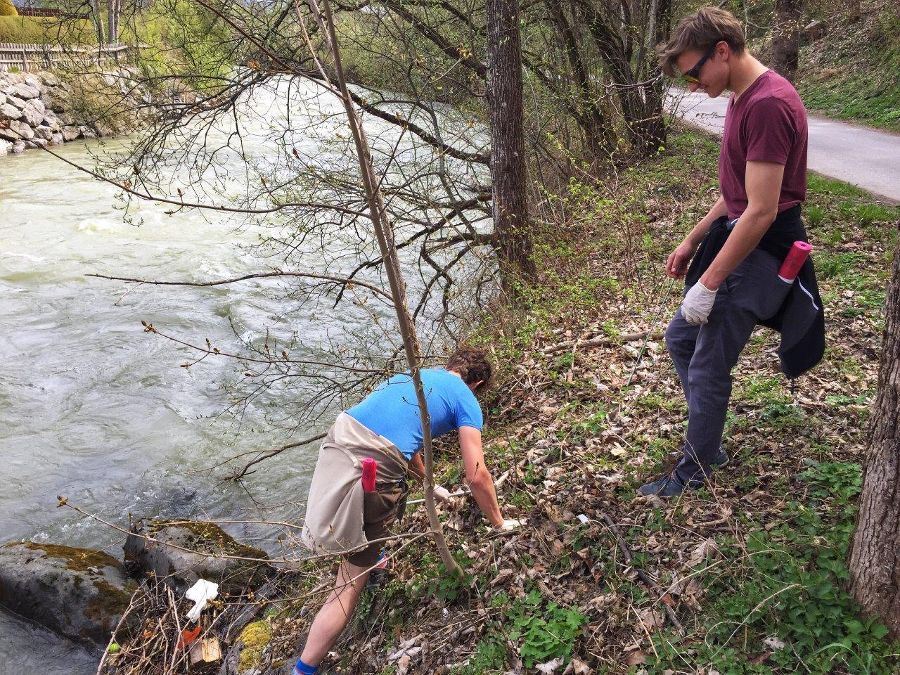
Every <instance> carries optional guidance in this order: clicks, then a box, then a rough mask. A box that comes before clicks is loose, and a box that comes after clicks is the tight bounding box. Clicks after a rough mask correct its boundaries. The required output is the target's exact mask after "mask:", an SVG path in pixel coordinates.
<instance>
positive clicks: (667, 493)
mask: <svg viewBox="0 0 900 675" xmlns="http://www.w3.org/2000/svg"><path fill="white" fill-rule="evenodd" d="M688 489H690V490H694V489H696V487H695V486H693V485H690V486H689V485H685V484H684V483H682V482H681V479H680V478H679V477H678V475H677V474H676V473H675V472H674V471H673V472H672V473H670V474H668V475H666V476H663V477H662V478H657V479H656V480H654V481H650V482H649V483H645V484H644V485H641V487H639V488H638V491H637V492H638V494H639V495H641V496H643V497H649V496H650V495H656V496H657V497H677V496H678V495H680V494H681V493H682V492H684V491H685V490H688Z"/></svg>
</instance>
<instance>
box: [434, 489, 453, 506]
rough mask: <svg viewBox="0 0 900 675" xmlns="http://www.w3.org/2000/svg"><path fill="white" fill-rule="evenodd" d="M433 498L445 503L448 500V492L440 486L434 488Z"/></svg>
mask: <svg viewBox="0 0 900 675" xmlns="http://www.w3.org/2000/svg"><path fill="white" fill-rule="evenodd" d="M434 498H435V499H437V500H439V501H442V502H446V501H449V500H450V490H448V489H447V488H445V487H442V486H440V485H435V486H434Z"/></svg>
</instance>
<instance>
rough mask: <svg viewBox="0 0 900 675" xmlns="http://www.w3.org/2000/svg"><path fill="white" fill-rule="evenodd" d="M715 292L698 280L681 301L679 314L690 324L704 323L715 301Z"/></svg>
mask: <svg viewBox="0 0 900 675" xmlns="http://www.w3.org/2000/svg"><path fill="white" fill-rule="evenodd" d="M716 293H718V291H717V290H716V291H711V290H709V289H708V288H707V287H706V286H704V285H703V284H701V283H700V282H699V281H698V282H697V283H696V284H694V285H693V286H691V287H690V289H689V290H688V292H687V294H686V295H685V296H684V300H683V301H682V303H681V315H682V316H683V317H684V320H685V321H687V322H688V323H689V324H691V325H692V326H699V325H700V324H701V323H706V322H707V320H708V319H709V313H710V312H711V311H712V308H713V304H714V303H715V301H716Z"/></svg>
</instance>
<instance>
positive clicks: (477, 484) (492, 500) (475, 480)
mask: <svg viewBox="0 0 900 675" xmlns="http://www.w3.org/2000/svg"><path fill="white" fill-rule="evenodd" d="M459 448H460V450H461V451H462V458H463V465H464V466H465V469H466V482H467V483H468V484H469V489H470V490H472V496H473V497H474V498H475V501H476V502H477V503H478V506H479V507H480V508H481V511H482V513H484V515H485V517H486V518H487V519H488V520H489V521H491V524H492V525H493V526H494V527H501V526H502V525H503V514H502V513H501V512H500V505H499V504H498V503H497V491H496V490H495V489H494V479H493V477H492V476H491V472H490V471H488V469H487V467H486V466H485V465H484V448H483V447H482V445H481V432H480V431H479V430H478V429H476V428H474V427H460V428H459Z"/></svg>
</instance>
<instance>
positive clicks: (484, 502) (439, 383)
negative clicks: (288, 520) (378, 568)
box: [294, 348, 519, 675]
mask: <svg viewBox="0 0 900 675" xmlns="http://www.w3.org/2000/svg"><path fill="white" fill-rule="evenodd" d="M420 373H421V377H422V384H423V387H424V389H425V398H426V403H427V406H428V412H429V415H430V418H431V435H432V437H433V438H436V437H438V436H441V435H443V434H445V433H447V432H449V431H453V430H457V431H458V432H459V445H460V451H461V454H462V460H463V465H464V467H465V472H466V482H467V483H468V485H469V488H470V489H471V491H472V496H473V497H474V498H475V501H476V502H477V503H478V506H479V507H480V508H481V510H482V512H483V513H484V515H485V516H486V517H487V519H488V520H489V521H490V522H491V524H492V525H493V526H494V527H496V528H499V529H502V530H509V529H513V528H515V527H516V526H517V525H519V521H515V520H504V518H503V515H502V514H501V512H500V506H499V504H498V503H497V494H496V491H495V489H494V481H493V478H492V477H491V474H490V472H489V471H488V469H487V467H486V466H485V461H484V451H483V448H482V443H481V427H482V422H483V420H482V413H481V407H480V406H479V404H478V401H477V399H476V398H475V392H477V391H478V390H479V389H481V388H482V387H484V386H485V385H486V384H487V382H488V381H489V380H490V377H491V365H490V363H489V362H488V361H487V358H486V356H485V354H484V352H482V351H480V350H476V349H471V348H462V349H460V350H458V351H457V352H455V353H454V354H453V355H452V356H451V357H450V358H449V359H448V361H447V367H446V369H443V368H426V369H423V370H421V371H420ZM421 449H422V422H421V418H420V416H419V406H418V403H417V399H416V394H415V390H414V388H413V384H412V377H411V376H410V375H409V374H400V375H395V376H394V377H392V378H391V379H389V380H388V381H387V382H384V383H382V384H381V385H380V386H379V387H377V388H376V389H375V391H373V392H372V393H371V394H370V395H369V396H368V397H367V398H366V399H365V400H364V401H362V402H361V403H359V404H358V405H356V406H354V407H352V408H350V409H349V410H347V411H346V412H343V413H341V415H340V416H339V417H338V419H337V421H336V422H335V423H334V426H332V428H331V430H329V432H328V438H327V439H326V440H325V442H324V443H323V444H322V449H321V451H320V453H319V460H318V463H317V464H316V470H315V473H314V474H313V481H312V485H311V487H310V493H309V499H308V501H307V504H308V507H307V515H306V523H305V525H304V532H303V539H304V543H306V545H307V546H308V547H309V548H311V549H312V550H313V552H341V553H344V555H345V559H344V560H343V562H342V563H341V566H340V569H339V570H338V576H337V582H336V584H335V588H334V590H333V591H332V592H331V594H330V595H329V597H328V599H327V600H326V601H325V604H324V605H323V606H322V608H321V609H320V610H319V613H318V614H317V615H316V618H315V619H314V620H313V623H312V626H311V627H310V631H309V636H308V637H307V640H306V645H305V646H304V648H303V653H302V654H301V657H300V660H299V661H298V662H297V665H296V666H295V667H294V673H295V674H296V673H300V674H304V675H305V674H309V673H315V672H316V671H317V669H318V665H319V663H321V661H322V659H323V658H324V657H325V655H326V654H327V653H328V650H329V649H331V647H332V645H333V644H334V643H335V642H336V641H337V639H338V637H339V636H340V634H341V632H343V630H344V628H345V627H346V626H347V623H348V622H349V621H350V617H351V616H352V615H353V611H354V610H355V609H356V605H357V603H358V601H359V596H360V594H361V593H362V590H363V588H364V587H365V585H366V582H367V581H368V578H369V573H370V571H371V569H372V568H373V567H374V566H375V565H376V563H377V561H378V558H379V554H380V550H381V547H382V545H383V541H382V540H383V539H384V538H386V537H388V536H390V535H389V533H388V529H387V528H388V526H389V525H390V524H391V523H393V522H394V521H395V520H396V519H397V517H398V513H402V510H403V508H404V507H405V502H406V493H407V488H406V482H405V478H406V475H407V473H413V474H415V475H416V476H417V477H419V478H420V479H421V478H422V477H423V476H424V475H425V466H424V463H423V461H422V457H421V453H420V450H421ZM367 457H371V458H373V459H375V460H376V461H377V462H378V480H377V483H376V485H377V489H376V491H375V492H363V490H362V487H361V484H360V476H361V463H362V461H363V460H364V459H365V458H367ZM435 496H437V497H438V498H440V499H442V500H446V499H448V498H449V493H448V492H447V491H446V490H445V489H443V488H441V487H439V486H436V487H435ZM351 549H353V551H352V552H350V553H349V554H348V553H345V552H346V551H350V550H351ZM360 549H361V550H360Z"/></svg>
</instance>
